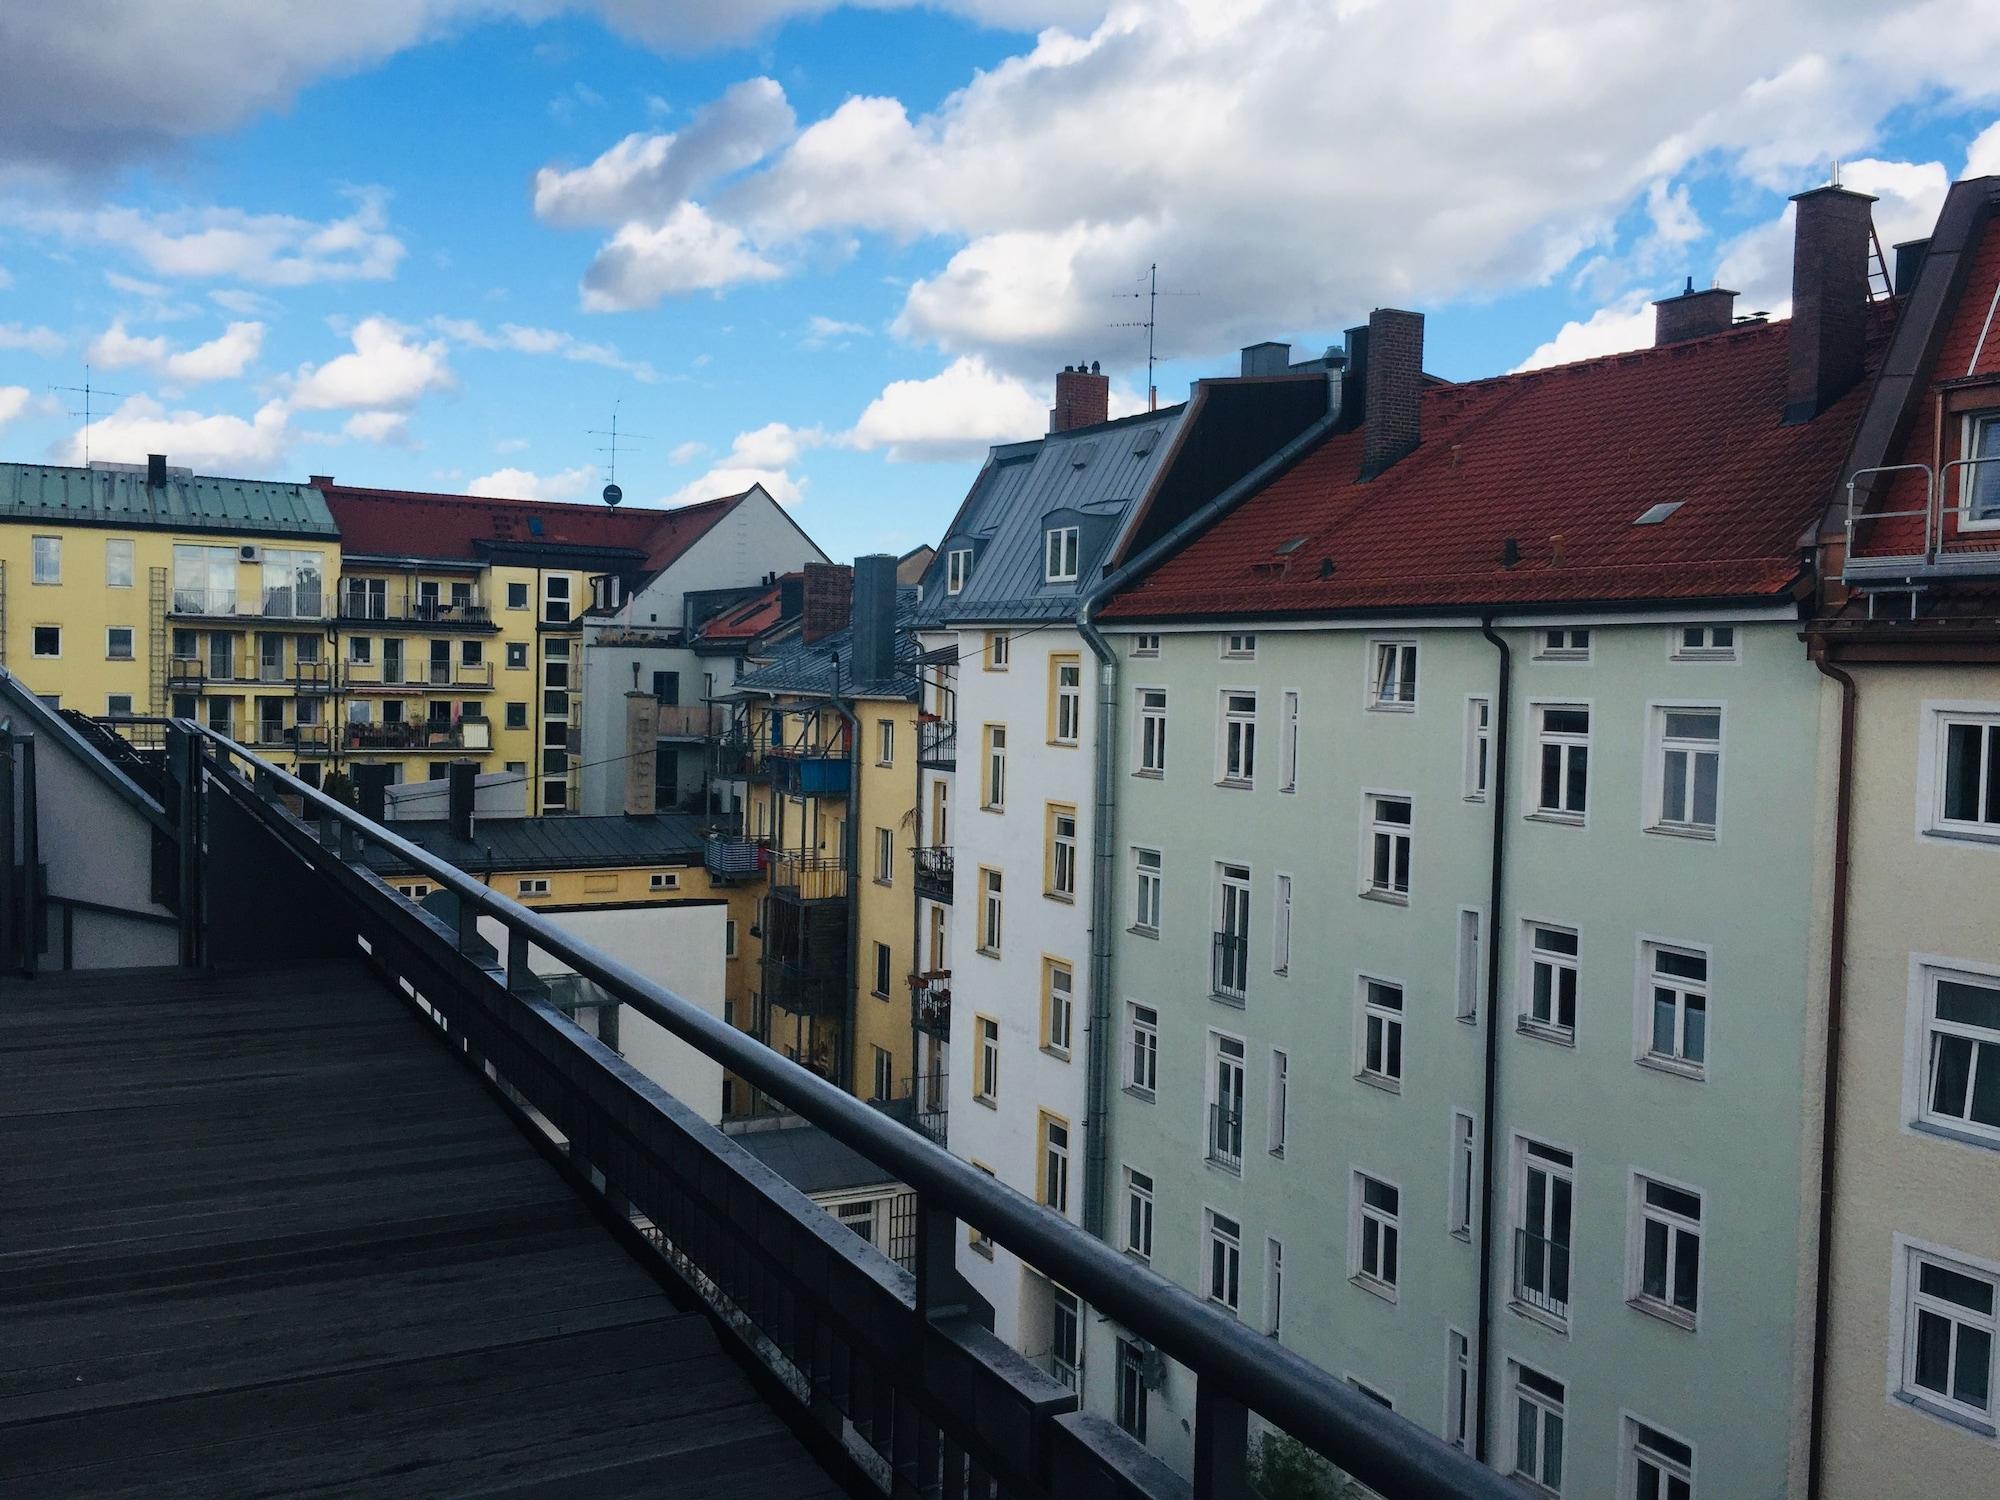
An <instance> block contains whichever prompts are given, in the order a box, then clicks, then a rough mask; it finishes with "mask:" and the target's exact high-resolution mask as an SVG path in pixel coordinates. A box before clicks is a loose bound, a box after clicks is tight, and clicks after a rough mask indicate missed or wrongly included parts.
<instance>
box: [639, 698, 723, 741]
mask: <svg viewBox="0 0 2000 1500" xmlns="http://www.w3.org/2000/svg"><path fill="white" fill-rule="evenodd" d="M658 713H659V720H658V725H657V728H656V730H655V733H657V734H658V735H659V737H660V738H661V739H663V740H712V739H714V738H715V737H716V736H718V735H719V734H721V733H722V730H723V726H724V724H725V723H726V722H727V719H728V715H727V713H726V711H725V710H723V709H721V708H719V707H717V706H716V705H714V704H711V703H662V704H661V705H660V706H659V710H658Z"/></svg>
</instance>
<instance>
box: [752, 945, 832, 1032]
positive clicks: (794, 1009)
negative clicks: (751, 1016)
mask: <svg viewBox="0 0 2000 1500" xmlns="http://www.w3.org/2000/svg"><path fill="white" fill-rule="evenodd" d="M764 1003H765V1005H767V1006H773V1005H775V1006H777V1007H779V1008H780V1009H782V1010H786V1011H789V1012H791V1014H793V1015H795V1016H807V1017H810V1018H813V1019H821V1018H825V1019H833V1020H837V1019H839V1018H840V1017H841V1016H844V1015H846V1014H847V970H846V967H845V966H844V965H843V966H839V967H835V966H832V965H821V964H803V963H789V962H787V961H786V960H784V959H781V958H773V957H771V956H770V955H769V954H766V955H765V957H764Z"/></svg>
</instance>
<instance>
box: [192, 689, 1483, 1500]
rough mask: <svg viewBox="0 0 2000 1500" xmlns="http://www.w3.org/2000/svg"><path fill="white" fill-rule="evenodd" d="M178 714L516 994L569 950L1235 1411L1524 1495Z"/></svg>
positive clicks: (1384, 1483)
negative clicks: (480, 921) (397, 870)
mask: <svg viewBox="0 0 2000 1500" xmlns="http://www.w3.org/2000/svg"><path fill="white" fill-rule="evenodd" d="M172 723H173V725H174V726H175V727H176V728H178V729H180V730H182V731H183V732H186V733H188V734H191V735H193V736H195V737H196V739H197V741H199V742H200V743H203V744H206V745H207V746H209V747H210V748H211V750H212V751H213V752H214V753H215V754H216V756H217V757H218V758H219V759H220V761H221V762H222V767H223V769H224V770H225V771H226V770H227V769H228V768H229V765H230V762H231V761H241V762H243V763H244V764H245V765H247V766H248V767H249V768H250V769H251V772H252V776H253V778H254V780H255V781H256V782H257V783H259V784H261V785H263V786H266V787H269V788H271V789H272V790H274V791H278V792H282V793H283V794H284V795H286V796H287V797H292V798H296V799H298V801H299V804H300V805H301V807H303V808H304V809H305V811H306V814H307V818H306V821H307V822H308V824H309V825H314V826H316V828H317V830H318V835H319V838H320V840H321V842H322V844H324V845H327V846H329V847H331V848H333V849H335V850H336V851H339V850H344V849H345V848H346V846H347V844H348V841H349V839H351V838H353V837H359V838H362V839H366V840H368V841H369V842H372V843H374V844H376V845H379V846H380V847H381V848H383V849H384V850H387V851H388V852H390V853H392V854H394V855H395V856H396V858H397V860H398V862H399V864H400V865H401V866H402V867H403V868H404V869H406V870H408V871H410V872H412V873H416V874H421V875H423V876H424V877H425V878H426V879H428V880H430V881H432V882H433V883H435V884H436V885H437V886H438V887H439V888H440V889H442V890H447V891H450V892H451V893H452V895H453V896H455V897H456V898H457V901H458V931H459V934H460V944H461V950H462V951H463V950H469V949H471V948H472V947H473V945H474V944H475V943H476V942H477V941H478V938H477V918H478V917H480V916H487V917H491V918H493V919H494V920H495V921H496V922H498V923H499V924H500V925H501V926H502V927H503V928H504V929H505V932H506V951H505V957H504V960H503V962H502V965H501V966H499V967H497V968H496V969H495V970H494V971H493V972H494V973H495V977H496V978H499V979H502V980H504V981H505V982H506V983H507V984H508V985H509V987H510V988H513V987H514V986H516V985H519V986H521V987H524V988H525V987H527V986H529V985H530V984H531V983H532V979H533V976H532V974H531V972H530V970H529V967H528V957H529V950H530V949H531V948H539V949H541V950H542V951H543V952H545V953H547V954H549V955H551V956H553V957H555V958H557V959H560V960H561V961H562V962H563V963H565V964H567V965H568V966H569V967H570V968H571V969H572V970H573V971H574V972H576V973H578V974H581V975H583V976H584V977H585V978H587V979H589V980H591V981H593V982H594V983H596V984H598V985H600V986H602V987H603V988H604V990H605V991H606V992H608V993H609V994H610V995H612V996H614V997H615V998H617V999H618V1000H619V1001H621V1002H622V1003H624V1004H626V1005H629V1006H631V1007H632V1009H633V1010H634V1011H635V1012H637V1013H638V1014H639V1015H641V1016H644V1017H645V1018H646V1019H647V1020H649V1021H651V1022H653V1023H654V1024H655V1025H657V1026H660V1027H662V1028H663V1029H665V1030H666V1031H669V1032H671V1033H672V1034H673V1035H675V1036H677V1037H679V1038H680V1039H681V1040H682V1041H684V1042H686V1043H688V1044H690V1045H691V1046H693V1047H694V1048H695V1049H696V1050H697V1051H699V1052H701V1053H702V1054H703V1055H704V1056H706V1057H709V1058H710V1059H712V1060H714V1061H716V1062H719V1063H720V1064H722V1066H723V1067H724V1068H725V1069H727V1070H728V1071H729V1072H732V1073H734V1074H736V1075H737V1076H738V1077H740V1078H742V1079H743V1080H744V1081H745V1082H746V1083H748V1084H749V1085H750V1086H751V1087H753V1088H756V1089H760V1090H762V1091H763V1092H764V1093H765V1094H768V1095H769V1096H770V1097H771V1098H773V1099H775V1100H777V1101H778V1102H779V1103H780V1104H782V1105H784V1106H785V1107H786V1108H788V1109H790V1110H792V1111H794V1112H795V1113H797V1114H798V1115H799V1116H800V1117H801V1118H802V1119H805V1120H807V1121H810V1122H811V1123H812V1124H815V1125H817V1126H819V1127H820V1128H821V1129H823V1130H825V1131H826V1132H827V1134H828V1135H830V1136H832V1137H833V1138H834V1139H836V1140H838V1141H840V1142H841V1143H842V1144H844V1145H846V1146H849V1147H851V1148H852V1149H853V1150H855V1151H857V1152H859V1153H860V1154H861V1155H863V1156H865V1157H866V1158H868V1159H869V1160H870V1161H872V1162H874V1163H876V1165H878V1166H880V1167H883V1168H885V1169H887V1170H888V1172H889V1173H890V1174H891V1175H892V1176H894V1177H895V1178H896V1179H897V1180H899V1181H901V1182H904V1183H907V1184H908V1185H909V1186H911V1187H913V1188H915V1189H916V1190H917V1191H918V1192H919V1193H920V1194H927V1195H931V1197H932V1201H933V1202H934V1203H935V1204H936V1205H937V1206H938V1207H941V1208H943V1209H945V1210H948V1211H949V1212H950V1213H951V1214H952V1215H954V1216H955V1217H956V1218H958V1219H960V1220H962V1221H964V1222H965V1223H966V1224H968V1225H970V1226H972V1227H973V1228H975V1229H978V1230H980V1231H982V1232H983V1233H985V1234H987V1235H989V1236H990V1237H991V1238H992V1239H994V1240H995V1241H997V1242H998V1243H999V1244H1001V1245H1003V1246H1005V1247H1006V1248H1007V1249H1008V1250H1009V1251H1011V1252H1012V1253H1013V1254H1015V1255H1017V1256H1019V1257H1020V1258H1021V1259H1022V1260H1024V1261H1026V1262H1027V1263H1028V1264H1030V1265H1032V1266H1034V1267H1035V1268H1036V1269H1037V1270H1039V1271H1040V1272H1042V1273H1043V1274H1044V1275H1046V1276H1048V1277H1050V1278H1051V1279H1052V1280H1054V1281H1056V1282H1057V1283H1058V1284H1059V1285H1062V1286H1064V1287H1067V1288H1068V1289H1069V1290H1070V1291H1072V1292H1074V1293H1075V1294H1077V1295H1078V1296H1079V1297H1081V1298H1082V1299H1083V1300H1084V1301H1086V1302H1088V1303H1089V1304H1090V1305H1091V1306H1093V1307H1095V1308H1097V1309H1098V1310H1099V1311H1100V1312H1104V1313H1107V1314H1109V1315H1110V1316H1111V1317H1112V1318H1113V1319H1115V1320H1116V1321H1117V1322H1118V1323H1120V1324H1122V1325H1123V1326H1124V1327H1125V1328H1126V1329H1127V1330H1129V1331H1130V1332H1132V1333H1133V1334H1135V1335H1137V1336H1138V1337H1139V1338H1141V1339H1143V1340H1145V1341H1146V1342H1147V1343H1149V1344H1151V1345H1153V1346H1154V1347H1155V1348H1157V1349H1160V1350H1162V1351H1163V1352H1164V1353H1166V1354H1167V1355H1169V1356H1171V1357H1172V1358H1174V1359H1175V1360H1178V1361H1179V1362H1180V1363H1181V1364H1183V1365H1185V1366H1186V1367H1187V1368H1189V1369H1190V1370H1192V1371H1193V1372H1194V1374H1195V1376H1196V1379H1197V1381H1198V1383H1199V1384H1198V1386H1197V1394H1198V1396H1199V1395H1202V1391H1201V1387H1202V1386H1205V1385H1206V1384H1207V1383H1208V1382H1209V1381H1211V1380H1213V1381H1216V1382H1218V1383H1219V1384H1220V1386H1221V1387H1222V1397H1221V1399H1222V1402H1223V1407H1222V1410H1223V1411H1226V1410H1227V1408H1228V1404H1229V1403H1231V1402H1234V1403H1240V1404H1241V1406H1242V1407H1246V1408H1248V1409H1249V1410H1251V1411H1255V1412H1257V1413H1258V1414H1259V1415H1260V1416H1262V1417H1264V1418H1266V1419H1267V1420H1269V1421H1271V1422H1273V1423H1275V1424H1276V1425H1278V1426H1279V1427H1281V1428H1282V1429H1283V1430H1284V1431H1285V1432H1287V1433H1289V1434H1290V1435H1291V1436H1293V1437H1294V1438H1297V1439H1298V1440H1299V1441H1301V1442H1303V1443H1305V1444H1306V1445H1307V1446H1309V1447H1311V1448H1313V1449H1315V1450H1316V1451H1318V1452H1319V1453H1321V1454H1323V1455H1324V1456H1325V1457H1326V1458H1327V1459H1328V1460H1329V1461H1330V1462H1332V1463H1334V1464H1336V1465H1337V1466H1338V1467H1340V1468H1341V1469H1343V1470H1345V1471H1346V1472H1347V1473H1349V1474H1351V1475H1353V1476H1354V1477H1355V1478H1356V1479H1358V1480H1360V1481H1361V1482H1362V1483H1363V1484H1366V1485H1369V1486H1370V1487H1372V1488H1374V1489H1377V1490H1381V1491H1383V1492H1385V1493H1389V1494H1394V1495H1397V1496H1400V1497H1407V1500H1427V1497H1438V1500H1510V1497H1511V1500H1518V1491H1516V1490H1515V1489H1513V1487H1512V1486H1511V1485H1510V1484H1509V1483H1508V1481H1506V1480H1505V1479H1504V1478H1502V1477H1501V1476H1500V1475H1499V1474H1498V1473H1496V1472H1495V1471H1493V1470H1491V1469H1489V1468H1487V1467H1485V1466H1484V1465H1483V1464H1480V1463H1479V1462H1477V1461H1476V1460H1475V1459H1473V1458H1471V1457H1470V1456H1469V1455H1467V1454H1466V1453H1464V1452H1462V1451H1460V1450H1459V1449H1456V1448H1453V1447H1451V1446H1450V1445H1449V1444H1447V1443H1446V1442H1444V1440H1443V1439H1442V1438H1439V1437H1436V1436H1434V1435H1433V1434H1431V1433H1429V1432H1426V1431H1424V1429H1422V1428H1421V1427H1418V1426H1417V1425H1416V1424H1415V1423H1413V1422H1411V1421H1410V1420H1409V1419H1408V1418H1407V1417H1401V1416H1398V1415H1396V1414H1395V1413H1394V1412H1392V1411H1389V1410H1387V1409H1385V1408H1384V1407H1382V1406H1381V1405H1379V1404H1378V1403H1377V1402H1375V1401H1374V1400H1372V1399H1371V1398H1370V1397H1368V1396H1366V1395H1364V1394H1363V1393H1362V1392H1360V1391H1358V1390H1356V1389H1355V1388H1353V1387H1352V1386H1350V1385H1348V1384H1346V1383H1345V1382H1344V1381H1342V1380H1340V1379H1338V1378H1336V1377H1335V1376H1333V1375H1332V1374H1330V1373H1328V1372H1327V1371H1326V1370H1323V1369H1321V1368H1320V1367H1319V1366H1318V1365H1315V1364H1313V1363H1312V1362H1311V1361H1309V1360H1307V1359H1306V1358H1305V1357H1304V1356H1303V1355H1300V1354H1297V1353H1295V1352H1293V1351H1292V1350H1290V1349H1287V1348H1285V1347H1284V1346H1283V1345H1281V1344H1278V1343H1276V1342H1275V1341H1273V1340H1271V1339H1269V1338H1266V1337H1264V1336H1263V1335H1261V1334H1258V1333H1255V1332H1253V1331H1252V1330H1251V1328H1250V1326H1249V1325H1247V1324H1245V1323H1243V1322H1242V1321H1240V1320H1238V1319H1236V1318H1233V1317H1230V1316H1229V1315H1227V1314H1226V1313H1224V1312H1222V1311H1221V1310H1219V1309H1217V1308H1214V1307H1211V1306H1209V1305H1208V1304H1207V1303H1205V1302H1204V1301H1203V1300H1202V1299H1200V1298H1199V1297H1197V1296H1195V1295H1194V1293H1192V1292H1190V1291H1188V1290H1187V1289H1186V1288H1185V1287H1182V1286H1180V1285H1178V1284H1176V1283H1175V1282H1172V1281H1169V1280H1168V1279H1167V1278H1166V1277H1164V1276H1162V1275H1160V1274H1159V1273H1158V1272H1156V1271H1153V1270H1151V1269H1149V1268H1148V1267H1145V1266H1140V1265H1136V1264H1134V1262H1133V1261H1132V1259H1131V1257H1129V1256H1127V1255H1125V1254H1124V1253H1122V1252H1121V1251H1118V1250H1115V1249H1113V1248H1112V1247H1111V1246H1110V1245H1109V1244H1107V1243H1106V1242H1104V1241H1102V1240H1099V1239H1097V1238H1095V1237H1094V1236H1092V1235H1090V1234H1087V1233H1085V1232H1084V1231H1083V1230H1082V1229H1081V1228H1080V1227H1078V1226H1077V1225H1076V1224H1074V1223H1072V1222H1071V1221H1070V1220H1069V1219H1067V1218H1065V1217H1064V1216H1063V1215H1062V1214H1059V1213H1057V1212H1055V1211H1054V1210H1052V1209H1048V1208H1045V1207H1043V1206H1042V1205H1040V1204H1038V1203H1036V1202H1035V1201H1034V1200H1032V1199H1030V1198H1028V1197H1026V1196H1025V1195H1023V1194H1022V1193H1020V1192H1018V1191H1016V1190H1015V1189H1013V1188H1011V1187H1008V1186H1006V1185H1005V1184H1003V1183H1002V1182H1001V1181H1000V1180H999V1179H998V1178H997V1177H994V1176H991V1175H989V1174H988V1173H986V1172H985V1171H982V1170H981V1169H980V1168H978V1167H975V1166H974V1165H973V1164H972V1163H971V1162H969V1161H967V1160H965V1159H963V1158H961V1157H958V1156H954V1155H953V1154H952V1153H951V1152H949V1151H947V1150H945V1149H943V1148H942V1147H940V1146H937V1145H936V1144H934V1143H933V1142H932V1141H931V1140H929V1139H928V1138H927V1137H926V1136H924V1135H923V1134H921V1133H919V1132H917V1131H913V1130H908V1129H905V1128H904V1127H902V1126H901V1125H898V1124H896V1123H895V1122H894V1121H891V1120H888V1119H886V1118H884V1117H883V1115H882V1114H881V1113H880V1112H879V1111H878V1110H876V1109H875V1108H873V1107H872V1106H871V1105H869V1104H868V1103H866V1102H865V1101H863V1100H861V1099H859V1098H856V1097H855V1096H854V1095H852V1094H849V1093H847V1092H846V1091H845V1090H843V1089H841V1088H840V1087H838V1086H837V1085H835V1084H834V1083H832V1082H830V1081H828V1080H827V1079H824V1078H821V1077H819V1076H818V1075H816V1074H814V1073H812V1072H811V1071H810V1070H808V1069H806V1068H804V1067H802V1066H800V1065H799V1064H797V1063H795V1062H792V1061H791V1060H790V1059H788V1058H786V1057H784V1056H783V1055H781V1054H780V1053H778V1052H776V1051H774V1050H772V1049H771V1048H769V1047H767V1046H765V1045H763V1044H762V1043H760V1042H757V1041H755V1040H754V1039H752V1038H751V1037H749V1036H748V1035H746V1034H745V1033H743V1032H741V1031H739V1030H737V1028H736V1027H734V1026H733V1025H731V1024H730V1023H729V1022H727V1021H725V1020H724V1019H723V1018H722V1017H721V1016H719V1015H711V1014H710V1013H709V1012H707V1011H705V1010H703V1009H702V1008H701V1007H700V1006H698V1005H696V1004H695V1003H694V1002H692V1001H690V1000H687V999H685V998H683V997H682V996H680V995H678V994H676V993H675V992H674V991H672V990H670V989H668V988H667V987H666V986H664V985H661V984H659V983H656V982H655V981H653V980H651V979H649V978H647V977H646V976H645V975H644V974H641V973H640V972H639V971H638V970H636V969H633V968H631V967H630V966H628V965H626V964H623V963H621V962H619V961H618V960H617V959H615V958H613V957H611V956H610V955H609V954H606V953H604V952H602V951H601V950H599V949H597V948H594V947H592V946H591V945H590V944H589V943H587V942H584V941H583V940H582V939H581V938H579V937H578V936H576V935H575V934H574V933H571V932H568V931H565V930H564V929H563V928H562V927H560V926H558V925H557V924H556V923H554V922H553V921H551V920H550V919H549V918H548V917H546V916H544V915H543V914H541V913H539V912H535V911H531V910H529V909H528V908H527V907H525V906H522V905H520V904H519V903H518V902H516V901H513V900H510V899H509V898H508V897H506V896H504V895H502V894H500V893H499V892H498V891H496V890H494V889H492V888H491V887H490V886H487V885H486V884H484V883H483V882H481V881H479V880H476V879H474V878H473V877H472V876H470V875H467V874H466V873H465V872H464V871H463V870H460V869H459V868H457V867H456V866H455V865H451V864H447V863H446V862H445V861H444V860H442V859H440V858H438V856H437V855H435V854H433V853H432V852H431V851H430V850H428V849H425V848H423V847H422V846H420V845H418V844H414V843H412V842H410V841H409V840H408V839H405V838H403V837H401V836H400V835H398V834H396V833H394V832H392V831H391V830H390V829H389V828H387V827H384V826H383V825H382V824H379V823H375V822H372V821H371V820H369V819H367V818H365V817H363V816H362V815H361V814H360V813H358V812H356V811H355V810H354V809H352V808H350V807H348V806H346V805H344V804H343V803H340V802H338V801H336V800H334V799H333V798H332V797H330V796H328V795H327V794H326V793H324V792H322V791H321V790H320V789H319V788H317V787H314V786H308V785H307V784H306V783H305V782H303V781H301V780H299V778H297V777H296V776H293V775H291V774H290V773H289V772H287V771H284V770H282V769H281V768H279V767H278V766H275V765H273V764H272V763H271V762H269V761H267V760H264V759H263V758H262V757H260V756H258V755H256V754H254V753H253V752H251V751H249V750H247V749H245V748H244V747H243V746H242V745H240V744H238V743H237V742H236V741H234V740H232V739H230V738H229V737H228V736H226V735H222V734H218V733H216V732H214V731H212V730H210V729H208V728H207V727H206V726H204V725H201V724H199V723H195V722H193V721H191V720H185V719H176V720H173V721H172ZM1203 1399H1208V1398H1206V1397H1204V1398H1203Z"/></svg>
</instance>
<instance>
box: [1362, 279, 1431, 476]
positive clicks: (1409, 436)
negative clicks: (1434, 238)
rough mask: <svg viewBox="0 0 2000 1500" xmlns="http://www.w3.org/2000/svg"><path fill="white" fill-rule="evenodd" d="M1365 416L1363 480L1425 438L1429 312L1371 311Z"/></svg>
mask: <svg viewBox="0 0 2000 1500" xmlns="http://www.w3.org/2000/svg"><path fill="white" fill-rule="evenodd" d="M1363 382H1364V386H1363V390H1362V396H1361V401H1362V408H1363V414H1362V419H1361V474H1360V477H1361V478H1362V479H1373V478H1374V477H1375V476H1376V475H1378V474H1380V473H1382V472H1383V471H1384V470H1385V469H1387V468H1389V466H1390V465H1392V464H1394V463H1395V462H1396V461H1397V460H1398V459H1400V458H1403V457H1405V456H1406V455H1407V454H1409V453H1410V452H1411V450H1413V449H1414V448H1415V447H1416V446H1417V443H1418V442H1419V441H1420V439H1421V436H1422V434H1421V433H1420V431H1419V430H1418V420H1419V410H1420V408H1421V405H1422V401H1423V382H1424V315H1423V314H1422V313H1413V312H1404V311H1402V310H1401V309H1400V308H1394V307H1378V308H1376V309H1375V310H1374V311H1373V312H1371V313H1369V314H1368V342H1367V366H1366V371H1365V373H1364V375H1363Z"/></svg>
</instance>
